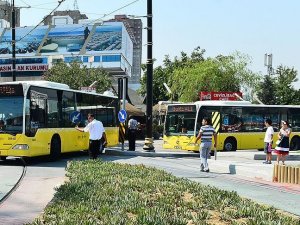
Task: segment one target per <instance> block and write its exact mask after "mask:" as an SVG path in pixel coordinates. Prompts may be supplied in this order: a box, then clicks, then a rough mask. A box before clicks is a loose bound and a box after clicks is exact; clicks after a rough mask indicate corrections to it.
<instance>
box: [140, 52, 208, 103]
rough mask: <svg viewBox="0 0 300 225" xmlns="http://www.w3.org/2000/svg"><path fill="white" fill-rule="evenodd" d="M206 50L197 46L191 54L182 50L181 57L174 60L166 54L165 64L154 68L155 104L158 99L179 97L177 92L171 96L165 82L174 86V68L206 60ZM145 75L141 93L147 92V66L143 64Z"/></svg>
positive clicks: (142, 80)
mask: <svg viewBox="0 0 300 225" xmlns="http://www.w3.org/2000/svg"><path fill="white" fill-rule="evenodd" d="M204 53H205V50H204V49H201V48H200V47H197V48H195V49H194V51H193V52H192V53H191V56H188V55H187V54H186V53H185V52H181V57H180V58H178V57H175V58H174V61H171V59H170V57H169V56H168V55H166V56H165V59H164V60H163V66H158V67H156V68H154V70H153V104H156V103H158V101H167V100H169V99H173V100H175V99H177V98H178V96H177V92H174V94H173V96H170V95H169V93H168V92H167V90H166V89H165V87H164V85H163V83H166V84H167V85H168V86H169V87H171V86H172V83H173V82H175V83H176V81H175V80H174V79H172V76H173V73H174V70H176V69H178V68H186V67H189V66H191V65H193V63H197V62H200V61H204V56H203V55H204ZM142 69H143V72H144V75H143V77H142V79H141V88H140V89H139V93H140V94H141V95H145V94H146V92H147V89H146V83H147V68H146V65H142Z"/></svg>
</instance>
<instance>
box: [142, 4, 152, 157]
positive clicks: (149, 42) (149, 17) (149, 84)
mask: <svg viewBox="0 0 300 225" xmlns="http://www.w3.org/2000/svg"><path fill="white" fill-rule="evenodd" d="M152 48H153V42H152V0H147V97H146V100H147V110H146V117H147V118H146V139H145V144H144V147H143V149H144V150H147V151H154V146H153V139H152V105H153V90H152V86H153V58H152Z"/></svg>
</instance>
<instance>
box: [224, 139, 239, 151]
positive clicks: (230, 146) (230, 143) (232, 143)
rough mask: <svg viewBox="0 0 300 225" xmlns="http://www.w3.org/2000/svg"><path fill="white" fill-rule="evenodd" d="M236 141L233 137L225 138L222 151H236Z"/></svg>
mask: <svg viewBox="0 0 300 225" xmlns="http://www.w3.org/2000/svg"><path fill="white" fill-rule="evenodd" d="M236 149H237V143H236V140H235V139H234V138H227V139H226V141H225V143H224V151H236Z"/></svg>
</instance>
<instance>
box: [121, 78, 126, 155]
mask: <svg viewBox="0 0 300 225" xmlns="http://www.w3.org/2000/svg"><path fill="white" fill-rule="evenodd" d="M122 91H123V104H122V109H123V110H126V108H125V104H126V78H125V77H123V90H122ZM124 127H125V122H124ZM125 130H126V129H125ZM122 151H124V142H123V143H122Z"/></svg>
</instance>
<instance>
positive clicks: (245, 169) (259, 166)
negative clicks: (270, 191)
mask: <svg viewBox="0 0 300 225" xmlns="http://www.w3.org/2000/svg"><path fill="white" fill-rule="evenodd" d="M162 144H163V140H161V139H160V140H155V141H154V147H155V149H154V151H153V152H149V151H145V150H143V146H144V141H143V140H137V141H136V151H127V149H128V143H125V145H124V151H122V148H121V145H120V146H118V147H113V148H107V149H106V150H105V154H106V155H112V156H127V157H130V156H142V157H170V158H171V157H172V158H182V157H196V158H199V153H194V152H191V151H183V150H172V149H163V148H162ZM265 158H266V156H265V154H264V153H263V152H260V151H257V150H241V151H236V152H217V157H216V158H215V156H212V157H211V159H209V165H210V170H211V172H216V173H226V174H232V175H237V176H240V177H248V178H252V179H260V180H265V181H272V176H273V166H274V163H275V161H276V155H273V164H263V161H264V160H265ZM286 164H287V165H299V166H300V153H299V152H292V153H291V155H289V156H288V157H287V161H286Z"/></svg>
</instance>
